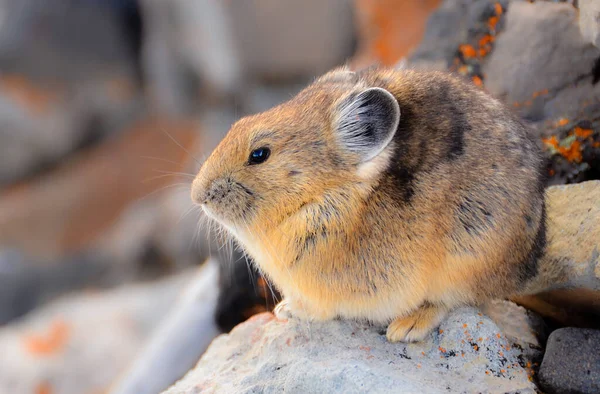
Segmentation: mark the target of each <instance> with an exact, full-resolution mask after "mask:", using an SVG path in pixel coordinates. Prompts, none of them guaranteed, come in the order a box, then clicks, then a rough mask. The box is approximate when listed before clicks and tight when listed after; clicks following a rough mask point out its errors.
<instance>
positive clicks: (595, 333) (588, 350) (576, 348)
mask: <svg viewBox="0 0 600 394" xmlns="http://www.w3.org/2000/svg"><path fill="white" fill-rule="evenodd" d="M539 383H540V386H541V388H542V389H543V390H544V392H547V393H586V394H587V393H589V394H592V393H598V392H600V330H591V329H579V328H572V327H569V328H561V329H559V330H556V331H554V332H553V333H552V334H551V335H550V337H549V338H548V344H547V345H546V354H545V355H544V361H543V362H542V365H541V367H540V371H539Z"/></svg>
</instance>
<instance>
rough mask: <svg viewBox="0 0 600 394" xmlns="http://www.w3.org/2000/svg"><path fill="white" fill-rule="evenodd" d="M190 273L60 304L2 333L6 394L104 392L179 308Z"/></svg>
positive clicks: (1, 374) (0, 366) (1, 387)
mask: <svg viewBox="0 0 600 394" xmlns="http://www.w3.org/2000/svg"><path fill="white" fill-rule="evenodd" d="M189 277H190V273H189V272H187V273H182V274H181V275H179V276H175V277H171V278H169V279H166V280H162V281H160V282H155V283H150V284H144V285H131V286H125V287H123V288H121V289H118V290H113V291H107V292H87V293H80V294H78V295H71V296H70V297H68V298H63V299H62V300H58V301H56V302H53V303H51V304H49V305H47V306H44V307H40V308H39V310H37V311H35V312H33V313H32V314H30V315H27V316H26V317H24V318H23V319H22V320H21V321H19V322H15V323H13V324H10V325H7V326H4V327H3V328H2V329H0V348H1V349H2V352H0V392H1V393H61V394H71V393H72V394H80V393H98V392H105V391H106V390H107V388H108V386H109V385H110V384H111V383H112V382H113V381H114V380H115V379H116V378H117V376H118V375H119V374H121V373H123V371H124V370H125V368H126V367H127V366H128V364H129V363H130V362H131V361H132V359H133V358H134V356H135V355H136V353H137V352H138V351H139V350H141V348H142V346H143V345H144V344H145V341H146V340H147V339H148V338H149V337H150V334H151V333H152V332H153V330H154V329H155V328H156V327H157V325H158V324H159V322H161V320H162V319H163V317H164V316H165V315H166V314H167V311H168V310H169V309H170V308H171V307H172V305H173V304H174V302H175V300H176V298H177V296H178V295H179V293H180V291H181V288H182V286H184V285H185V284H186V283H188V280H189Z"/></svg>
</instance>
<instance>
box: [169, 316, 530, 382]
mask: <svg viewBox="0 0 600 394" xmlns="http://www.w3.org/2000/svg"><path fill="white" fill-rule="evenodd" d="M496 307H502V305H497V306H496ZM498 313H499V314H501V315H502V314H504V312H498ZM511 313H519V314H522V313H524V311H523V310H522V309H516V310H515V311H512V312H511ZM517 320H518V319H517ZM523 329H524V330H526V331H528V330H530V328H529V327H527V326H526V327H524V328H523ZM384 332H385V330H384V327H375V326H370V325H368V324H366V323H360V322H355V321H330V322H324V323H316V322H312V323H308V322H304V321H299V320H296V319H290V320H285V321H280V320H277V319H276V318H275V317H274V316H273V315H272V314H270V313H263V314H260V315H256V316H254V317H253V318H251V319H250V320H248V321H247V322H245V323H243V324H241V325H239V326H238V327H236V328H235V329H234V330H233V331H231V333H230V334H227V335H222V336H220V337H218V338H217V339H216V340H215V341H213V343H212V345H211V346H210V348H209V349H208V350H207V352H206V353H205V354H204V356H203V357H202V359H200V361H199V363H198V365H197V366H196V367H195V369H193V370H192V371H191V372H189V373H188V374H187V375H186V376H185V377H184V378H183V379H182V380H181V381H179V382H178V383H177V384H175V385H174V386H173V387H171V388H170V389H169V390H167V391H166V393H169V394H175V393H198V392H207V393H212V392H236V393H251V392H265V393H275V392H306V393H327V392H343V393H358V392H373V393H384V392H421V393H425V392H427V393H435V392H482V391H483V392H490V393H506V392H517V391H518V392H521V393H534V392H535V386H534V384H533V383H532V381H531V380H530V374H531V371H529V370H528V365H529V366H530V365H531V364H528V363H531V361H530V360H528V359H527V357H526V356H524V354H523V353H522V351H521V350H520V349H519V348H520V345H516V344H514V343H513V342H511V340H509V339H508V338H507V337H506V336H505V335H504V334H503V333H502V332H501V330H500V329H499V328H498V326H497V325H496V324H495V323H494V322H493V321H492V320H491V319H490V318H488V317H486V316H485V315H483V314H482V313H480V312H479V311H478V310H476V309H473V308H463V309H459V310H456V311H454V312H453V313H451V314H450V316H449V317H448V319H447V320H446V321H444V322H443V323H442V325H441V327H440V329H439V331H436V332H434V333H432V334H431V335H430V336H429V338H427V339H426V340H425V341H424V342H422V343H415V344H408V345H407V344H401V343H395V344H391V343H388V342H387V341H386V338H385V334H384ZM531 348H536V344H531ZM538 356H539V353H538Z"/></svg>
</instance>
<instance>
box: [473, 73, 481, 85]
mask: <svg viewBox="0 0 600 394" xmlns="http://www.w3.org/2000/svg"><path fill="white" fill-rule="evenodd" d="M472 79H473V83H474V84H475V85H477V86H483V81H482V80H481V78H479V77H478V76H477V75H475V76H473V78H472Z"/></svg>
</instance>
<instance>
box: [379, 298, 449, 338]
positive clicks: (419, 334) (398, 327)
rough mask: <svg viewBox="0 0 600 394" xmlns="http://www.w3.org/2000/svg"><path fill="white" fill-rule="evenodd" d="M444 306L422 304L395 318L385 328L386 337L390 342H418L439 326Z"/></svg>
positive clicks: (444, 311) (443, 315)
mask: <svg viewBox="0 0 600 394" xmlns="http://www.w3.org/2000/svg"><path fill="white" fill-rule="evenodd" d="M446 314H447V311H446V309H444V308H439V307H436V306H424V307H421V308H419V309H417V310H416V311H414V312H413V313H411V314H410V315H407V316H403V317H399V318H396V319H395V320H394V321H392V322H391V323H390V325H389V326H388V328H387V333H386V337H387V339H388V341H390V342H418V341H422V340H423V339H425V337H426V336H427V335H429V333H430V332H431V331H432V330H433V329H435V328H436V327H438V326H439V324H440V323H441V321H442V320H443V319H444V317H445V316H446Z"/></svg>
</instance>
